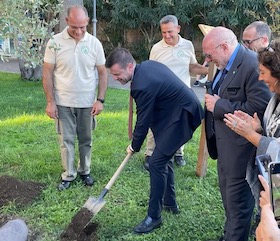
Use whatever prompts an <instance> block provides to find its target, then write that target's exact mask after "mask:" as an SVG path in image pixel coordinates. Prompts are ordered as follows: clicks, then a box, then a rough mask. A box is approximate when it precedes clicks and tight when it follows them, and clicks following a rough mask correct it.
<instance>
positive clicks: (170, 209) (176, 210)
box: [162, 205, 180, 214]
mask: <svg viewBox="0 0 280 241" xmlns="http://www.w3.org/2000/svg"><path fill="white" fill-rule="evenodd" d="M162 209H163V210H165V211H167V212H172V213H173V214H179V213H180V209H179V206H178V205H176V206H167V205H163V207H162Z"/></svg>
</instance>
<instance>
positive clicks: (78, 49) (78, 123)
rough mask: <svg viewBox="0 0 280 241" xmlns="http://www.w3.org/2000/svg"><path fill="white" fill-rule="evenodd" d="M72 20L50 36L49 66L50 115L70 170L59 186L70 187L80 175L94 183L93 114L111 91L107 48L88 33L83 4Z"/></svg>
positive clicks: (46, 79)
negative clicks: (77, 150) (105, 50)
mask: <svg viewBox="0 0 280 241" xmlns="http://www.w3.org/2000/svg"><path fill="white" fill-rule="evenodd" d="M66 22H67V25H68V27H66V28H65V29H64V30H63V31H62V32H61V33H59V34H56V35H54V37H53V38H52V39H50V40H49V42H48V44H47V47H46V51H45V57H44V65H43V87H44V91H45V95H46V100H47V107H46V113H47V115H48V116H49V117H50V118H52V119H55V120H56V125H57V133H58V135H59V141H60V151H61V158H62V164H63V168H64V172H63V173H62V174H61V182H60V183H59V185H58V189H59V190H64V189H67V188H69V186H70V184H71V182H72V181H73V180H75V178H76V176H77V174H79V175H80V178H81V179H82V181H83V182H84V184H85V185H87V186H91V185H93V182H94V180H93V177H92V176H91V175H90V164H91V146H92V129H93V128H94V126H95V123H94V121H93V116H95V115H98V114H99V113H100V112H101V111H102V110H103V103H104V98H105V93H106V89H107V70H106V68H105V54H104V50H103V47H102V44H101V43H100V41H99V40H98V39H97V38H95V37H94V36H92V35H90V34H89V33H88V32H87V31H86V28H87V25H88V22H89V17H88V13H87V10H86V9H85V8H84V7H83V6H71V7H70V8H68V10H67V17H66ZM96 69H97V72H98V78H97V76H96ZM97 86H98V91H97V94H96V88H97ZM76 136H77V139H78V146H79V147H78V149H79V160H78V166H77V168H76V167H75V139H76Z"/></svg>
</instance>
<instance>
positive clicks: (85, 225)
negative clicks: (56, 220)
mask: <svg viewBox="0 0 280 241" xmlns="http://www.w3.org/2000/svg"><path fill="white" fill-rule="evenodd" d="M92 217H93V214H92V212H90V211H89V210H88V209H87V208H81V210H80V211H79V212H78V213H77V214H76V215H75V216H74V217H73V218H72V220H71V223H70V224H69V226H68V227H67V229H66V230H65V231H64V232H63V233H62V234H61V241H95V240H98V236H97V235H96V231H97V228H98V224H97V223H92V222H91V218H92Z"/></svg>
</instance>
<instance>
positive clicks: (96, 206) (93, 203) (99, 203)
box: [83, 153, 132, 230]
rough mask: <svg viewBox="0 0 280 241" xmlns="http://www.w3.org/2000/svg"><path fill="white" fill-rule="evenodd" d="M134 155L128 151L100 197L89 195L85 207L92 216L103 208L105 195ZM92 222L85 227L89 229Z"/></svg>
mask: <svg viewBox="0 0 280 241" xmlns="http://www.w3.org/2000/svg"><path fill="white" fill-rule="evenodd" d="M131 156H132V153H128V154H127V155H126V157H125V159H124V160H123V161H122V163H121V164H120V166H119V167H118V169H117V170H116V172H115V173H114V175H113V176H112V177H111V179H110V181H109V182H108V183H107V185H106V186H105V188H104V189H103V190H102V192H101V193H100V195H99V196H98V198H94V197H89V199H88V200H87V201H86V202H85V204H84V206H83V208H86V209H87V210H89V211H90V212H91V213H92V217H94V216H95V215H96V214H97V213H98V212H99V211H100V210H101V208H102V207H103V206H104V205H105V203H106V201H105V200H104V199H103V198H104V197H105V195H106V194H107V193H108V191H109V190H110V188H111V187H112V186H113V184H114V182H115V181H116V180H117V178H118V177H119V175H120V173H121V172H122V170H123V169H124V167H125V165H126V164H127V162H128V161H129V159H130V157H131ZM92 217H91V218H92ZM89 224H90V221H89V222H88V223H87V224H86V225H85V226H84V229H85V230H87V227H88V225H89Z"/></svg>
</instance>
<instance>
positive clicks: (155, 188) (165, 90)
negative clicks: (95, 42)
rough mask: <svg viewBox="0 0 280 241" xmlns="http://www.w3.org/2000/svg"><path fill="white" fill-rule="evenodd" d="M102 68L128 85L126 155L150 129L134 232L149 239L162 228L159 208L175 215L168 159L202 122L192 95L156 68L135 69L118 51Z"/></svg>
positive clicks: (165, 70) (139, 66) (168, 73)
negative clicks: (144, 207) (142, 206)
mask: <svg viewBox="0 0 280 241" xmlns="http://www.w3.org/2000/svg"><path fill="white" fill-rule="evenodd" d="M105 66H106V67H107V68H109V69H110V73H111V75H112V77H113V78H114V79H115V80H117V81H119V82H120V83H122V84H126V83H127V82H128V81H130V80H131V81H132V83H131V96H132V97H133V98H134V100H135V102H136V110H137V120H136V124H135V128H134V132H133V139H132V143H131V145H129V146H128V147H127V152H128V153H133V152H138V151H139V150H140V148H141V145H142V144H143V142H144V139H145V137H146V134H147V132H148V129H149V128H151V129H152V131H153V134H154V138H155V144H156V147H155V150H154V152H153V154H152V156H151V158H150V166H149V169H150V185H151V187H150V201H149V209H148V215H147V217H146V218H145V219H144V220H143V221H142V222H141V223H140V224H139V225H137V226H136V227H135V228H134V231H135V232H136V233H148V232H151V231H152V230H154V229H155V228H158V227H159V226H160V225H161V223H162V220H161V209H162V207H163V208H165V209H166V210H167V211H171V212H173V213H177V212H178V211H179V209H178V206H177V202H176V197H175V187H174V172H173V163H172V161H171V158H172V156H173V155H174V154H175V152H176V151H177V150H178V148H179V147H180V146H182V145H183V144H184V143H186V142H187V141H188V140H190V139H191V138H192V135H193V132H194V131H195V129H196V128H197V127H198V126H199V125H200V123H201V120H202V118H203V109H202V106H201V104H200V102H199V100H198V99H197V97H196V95H195V94H194V92H193V91H192V90H191V89H190V88H189V87H187V86H186V85H185V84H184V83H183V82H182V81H181V80H180V79H179V78H178V77H177V76H176V75H175V74H174V73H173V72H172V71H171V70H170V69H169V68H168V67H166V66H165V65H163V64H161V63H159V62H156V61H152V60H148V61H144V62H142V63H141V64H137V65H136V62H135V60H134V58H133V57H132V55H131V54H130V53H129V51H128V50H126V49H123V48H117V49H115V50H114V51H112V52H111V53H110V55H109V56H108V58H107V60H106V64H105Z"/></svg>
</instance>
